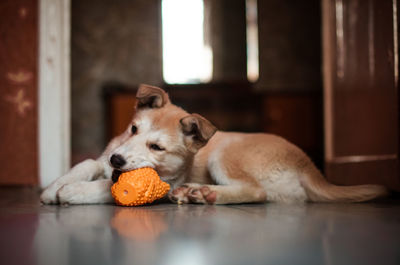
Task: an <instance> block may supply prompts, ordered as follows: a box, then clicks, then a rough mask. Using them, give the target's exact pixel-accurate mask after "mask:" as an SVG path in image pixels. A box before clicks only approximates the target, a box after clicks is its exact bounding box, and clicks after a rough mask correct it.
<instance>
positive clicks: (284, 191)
mask: <svg viewBox="0 0 400 265" xmlns="http://www.w3.org/2000/svg"><path fill="white" fill-rule="evenodd" d="M136 99H137V104H136V111H135V115H134V117H133V119H132V122H131V123H130V124H129V126H128V127H127V129H126V130H125V132H123V133H122V134H121V135H119V136H118V137H116V138H114V139H113V140H112V141H111V142H110V143H109V144H108V146H107V147H106V149H105V151H104V152H103V154H102V155H101V156H100V157H99V158H98V159H97V160H91V159H89V160H85V161H83V162H81V163H80V164H77V165H76V166H75V167H73V168H72V169H71V170H70V171H69V172H68V173H67V174H66V175H64V176H62V177H60V178H58V179H56V180H55V181H54V182H53V183H52V184H50V185H49V187H47V188H46V189H45V190H44V191H43V193H42V194H41V196H40V200H41V202H42V203H44V204H56V203H61V204H64V203H66V204H95V203H111V202H113V198H112V196H111V192H110V188H111V186H112V184H113V180H112V179H114V181H115V180H116V179H117V178H118V175H119V174H120V173H121V172H123V171H129V170H133V169H137V168H142V167H151V168H154V169H155V170H156V171H157V172H158V174H159V175H160V178H161V179H162V180H163V181H165V182H167V183H169V184H170V185H171V190H170V192H169V193H168V198H169V199H170V200H171V201H172V202H175V203H179V204H181V203H200V204H236V203H262V202H267V201H270V202H306V201H311V202H361V201H367V200H371V199H374V198H377V197H380V196H383V195H386V194H387V189H386V188H385V187H383V186H379V185H357V186H336V185H333V184H330V183H329V182H327V181H326V180H325V178H324V177H323V175H322V174H321V173H320V171H319V170H318V169H317V168H316V166H315V165H314V164H313V162H312V161H311V159H310V158H309V157H308V156H307V155H306V154H305V153H304V152H303V151H302V150H300V148H298V147H297V146H295V145H294V144H292V143H290V142H288V141H286V140H285V139H283V138H281V137H279V136H276V135H272V134H265V133H251V134H250V133H249V134H248V133H237V132H222V131H217V129H216V128H215V126H214V125H213V124H212V123H211V122H209V121H208V120H206V119H205V118H203V117H202V116H200V115H198V114H189V113H187V112H186V111H185V110H183V109H181V108H180V107H178V106H176V105H174V104H172V103H171V101H170V99H169V96H168V94H167V93H166V92H165V91H164V90H162V89H161V88H158V87H154V86H149V85H140V87H139V89H138V91H137V94H136Z"/></svg>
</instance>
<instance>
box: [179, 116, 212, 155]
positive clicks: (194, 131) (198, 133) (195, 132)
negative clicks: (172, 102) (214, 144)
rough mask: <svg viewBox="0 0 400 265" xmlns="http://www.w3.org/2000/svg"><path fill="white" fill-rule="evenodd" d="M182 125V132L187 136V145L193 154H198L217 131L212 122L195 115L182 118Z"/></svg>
mask: <svg viewBox="0 0 400 265" xmlns="http://www.w3.org/2000/svg"><path fill="white" fill-rule="evenodd" d="M180 123H181V126H182V132H183V134H184V135H185V136H186V137H185V144H186V145H187V146H188V148H189V150H191V151H192V152H197V151H198V150H199V149H200V148H201V147H203V146H205V145H206V144H207V142H208V140H210V139H211V137H212V136H213V135H214V133H215V132H216V131H217V128H215V126H214V125H213V124H212V123H211V122H209V121H208V120H206V119H205V118H203V117H202V116H200V115H199V114H195V113H194V114H191V115H188V116H186V117H184V118H182V119H181V120H180Z"/></svg>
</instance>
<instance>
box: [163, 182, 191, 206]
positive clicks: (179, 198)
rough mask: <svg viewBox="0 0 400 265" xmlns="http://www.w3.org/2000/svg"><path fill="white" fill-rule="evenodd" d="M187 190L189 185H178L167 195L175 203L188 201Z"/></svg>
mask: <svg viewBox="0 0 400 265" xmlns="http://www.w3.org/2000/svg"><path fill="white" fill-rule="evenodd" d="M188 192H189V187H186V186H180V187H178V188H176V189H174V190H173V191H171V193H170V194H169V195H168V197H169V199H170V200H171V201H173V202H175V203H178V204H182V203H189V198H188V197H187V193H188Z"/></svg>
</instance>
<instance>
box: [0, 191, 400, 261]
mask: <svg viewBox="0 0 400 265" xmlns="http://www.w3.org/2000/svg"><path fill="white" fill-rule="evenodd" d="M0 235H1V237H0V263H1V264H46V265H47V264H49V265H55V264H57V265H64V264H77V265H79V264H96V265H101V264H116V265H117V264H127V265H128V264H135V265H139V264H146V265H150V264H174V265H180V264H182V265H191V264H194V265H202V264H204V265H212V264H222V265H223V264H229V265H235V264H249V265H250V264H251V265H253V264H307V265H310V264H400V204H399V203H397V202H396V201H391V202H380V203H363V204H296V205H293V204H292V205H285V204H272V203H271V204H253V205H230V206H202V205H180V206H178V205H175V204H156V205H152V206H146V207H127V208H125V207H117V206H114V205H82V206H69V207H65V206H41V205H40V204H39V202H38V194H37V192H35V191H33V190H27V189H24V190H22V189H0Z"/></svg>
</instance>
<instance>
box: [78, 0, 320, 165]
mask: <svg viewBox="0 0 400 265" xmlns="http://www.w3.org/2000/svg"><path fill="white" fill-rule="evenodd" d="M320 12H321V8H320V1H318V0H317V1H314V0H312V1H306V2H305V3H298V2H296V1H280V0H272V1H259V3H258V5H257V1H254V0H250V1H245V0H243V1H241V0H240V1H238V0H236V1H230V0H204V1H203V0H191V1H179V0H164V1H160V0H149V1H132V0H117V1H112V2H110V1H105V0H104V1H98V2H97V3H96V5H93V3H92V2H91V1H75V0H72V2H71V15H72V16H71V25H72V28H71V51H72V53H71V55H72V57H71V59H72V60H71V63H72V67H71V69H72V73H71V80H72V82H71V89H72V94H71V95H72V101H71V104H72V105H71V111H72V112H71V113H72V159H73V162H74V163H75V162H77V161H80V160H82V158H84V157H93V156H97V155H99V154H100V152H101V150H102V149H103V148H104V146H105V144H106V143H107V142H108V141H109V140H110V138H111V137H113V136H115V135H116V134H118V133H120V132H121V130H124V129H125V128H126V126H127V123H128V122H129V119H130V118H131V115H132V113H133V112H132V111H133V105H134V103H133V101H132V100H131V99H132V98H133V96H134V93H135V89H136V88H137V86H138V84H140V83H147V84H151V85H155V86H160V87H162V88H164V89H166V90H167V91H168V92H169V93H170V97H171V99H172V101H173V103H175V104H177V105H179V106H182V107H183V108H185V109H186V110H187V111H189V112H197V113H200V114H201V115H203V116H205V117H206V118H208V119H209V120H210V121H212V122H213V123H214V124H215V125H216V126H217V127H218V128H219V129H220V130H235V131H249V132H250V131H268V132H271V133H277V134H280V135H282V136H284V137H287V138H289V140H291V141H293V142H295V143H297V144H298V145H300V146H301V147H302V148H304V149H305V150H306V151H307V152H308V153H309V154H310V155H312V156H313V157H314V158H315V160H317V161H319V162H321V160H322V104H321V100H322V82H321V80H322V79H321V34H320V31H321V18H320ZM320 165H321V163H320Z"/></svg>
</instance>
